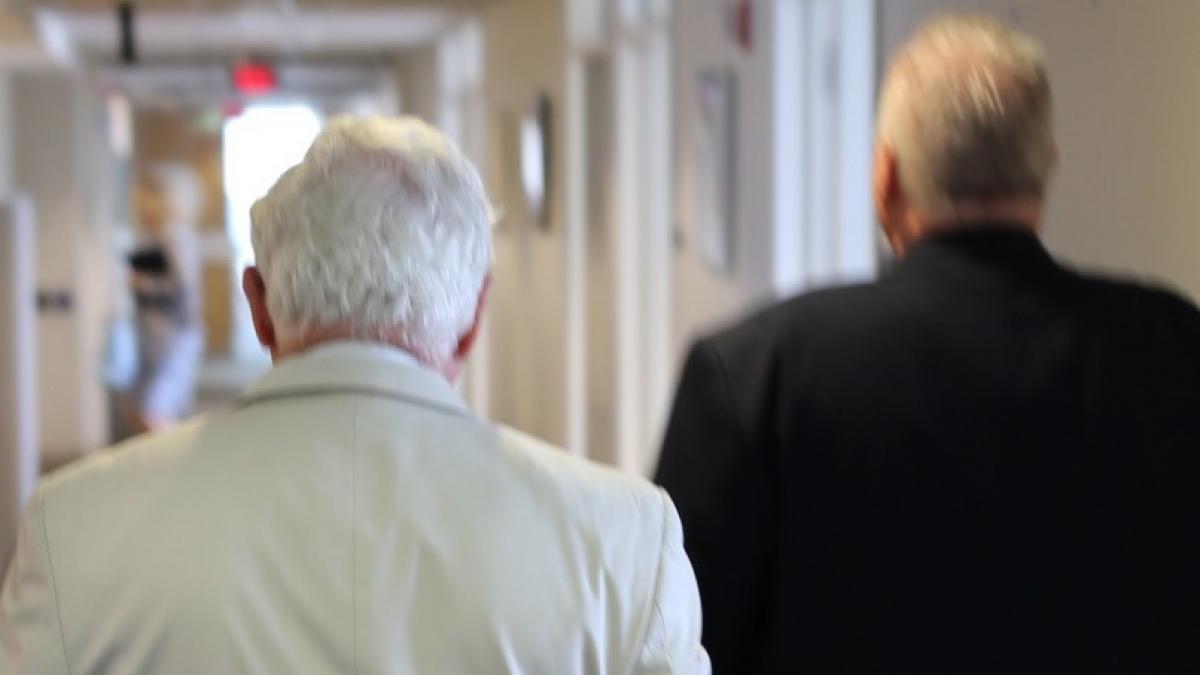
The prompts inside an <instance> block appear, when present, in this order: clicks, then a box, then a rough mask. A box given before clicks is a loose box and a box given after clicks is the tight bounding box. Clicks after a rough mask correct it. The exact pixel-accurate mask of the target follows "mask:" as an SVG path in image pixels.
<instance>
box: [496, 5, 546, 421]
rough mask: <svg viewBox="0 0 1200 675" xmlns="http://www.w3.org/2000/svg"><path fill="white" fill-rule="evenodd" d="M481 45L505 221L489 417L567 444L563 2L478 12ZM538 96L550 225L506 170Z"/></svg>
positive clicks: (500, 233) (500, 234) (499, 242)
mask: <svg viewBox="0 0 1200 675" xmlns="http://www.w3.org/2000/svg"><path fill="white" fill-rule="evenodd" d="M480 20H481V25H482V27H483V33H484V42H485V54H486V56H485V59H484V62H485V64H486V65H485V68H486V73H487V76H486V94H485V96H486V109H487V110H488V114H489V116H490V119H489V122H488V149H487V157H488V163H487V171H486V174H487V175H486V178H487V182H488V185H489V188H490V189H491V190H492V193H493V198H494V199H495V201H496V203H497V205H498V206H499V207H500V209H501V211H502V214H503V218H502V221H501V223H500V225H499V227H498V229H497V231H496V260H495V279H494V283H493V286H492V293H491V302H490V306H491V309H490V311H489V322H490V324H489V329H488V340H489V344H488V349H489V361H490V363H491V373H490V380H491V385H492V391H491V396H490V408H491V413H492V417H493V418H495V419H496V420H498V421H500V422H504V423H508V424H512V425H513V426H516V427H518V428H521V429H523V430H525V431H527V432H529V433H532V434H534V435H535V436H539V437H541V438H544V439H546V440H548V441H550V442H552V443H556V444H559V445H563V444H565V443H566V293H565V291H566V272H565V243H564V242H565V240H564V236H563V208H562V205H563V198H562V196H563V189H564V180H563V179H564V174H565V157H564V153H563V151H562V149H563V148H564V147H565V134H564V124H563V119H564V117H563V114H562V112H563V110H564V105H563V103H564V86H565V85H564V74H565V68H564V65H563V64H564V63H565V60H566V45H565V39H564V35H563V33H564V16H563V3H562V2H561V0H509V1H507V2H498V3H493V4H490V5H488V6H487V7H486V8H485V9H484V10H483V11H482V12H481V15H480ZM538 93H545V94H547V95H549V96H550V99H551V102H552V105H553V107H554V111H555V119H554V134H553V139H552V143H553V147H554V159H553V167H552V183H551V186H550V201H549V210H550V225H549V228H547V229H545V230H543V229H541V228H540V226H539V225H537V224H536V223H535V222H533V218H532V217H530V215H529V214H528V213H526V212H525V209H524V207H523V206H522V204H521V200H520V197H519V191H518V190H517V189H515V186H516V185H517V180H516V177H515V176H514V175H513V174H512V171H513V163H512V162H511V157H512V152H513V148H511V147H509V146H510V145H511V141H512V138H511V133H512V128H513V126H514V125H515V123H516V116H517V115H519V114H521V113H523V112H525V111H526V110H529V109H530V108H531V106H532V105H533V101H534V97H535V95H537V94H538Z"/></svg>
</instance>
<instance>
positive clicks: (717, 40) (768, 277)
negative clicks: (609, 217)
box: [672, 0, 775, 360]
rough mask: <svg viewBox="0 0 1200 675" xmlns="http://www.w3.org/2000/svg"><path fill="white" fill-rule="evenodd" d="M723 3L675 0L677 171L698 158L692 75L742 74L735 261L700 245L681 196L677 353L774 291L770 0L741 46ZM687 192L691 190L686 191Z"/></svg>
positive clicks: (683, 172)
mask: <svg viewBox="0 0 1200 675" xmlns="http://www.w3.org/2000/svg"><path fill="white" fill-rule="evenodd" d="M723 4H724V3H715V2H688V1H686V0H685V1H683V2H677V3H675V18H674V21H675V31H674V36H675V45H674V61H675V101H676V106H675V110H676V113H675V142H676V153H677V161H676V176H677V178H680V177H682V178H683V179H685V180H686V179H687V176H688V175H690V173H691V172H692V171H694V165H695V162H696V159H695V156H694V152H693V148H694V140H693V139H694V137H695V128H694V125H695V124H696V120H695V106H694V105H693V104H692V102H693V101H694V100H695V98H696V91H695V81H696V75H697V73H698V72H699V71H700V70H702V69H704V68H730V69H732V71H733V72H734V73H735V75H736V77H737V96H738V106H737V129H738V134H737V135H738V153H737V167H736V175H737V188H736V190H737V207H736V208H737V212H736V226H735V229H734V237H733V265H732V270H731V272H730V273H729V274H728V275H726V274H723V273H719V272H715V271H714V270H713V269H712V268H710V267H709V266H708V265H707V263H705V262H704V260H703V259H702V257H701V255H700V251H699V250H698V243H697V238H696V233H695V232H693V231H692V225H693V224H694V221H695V214H694V209H693V208H692V204H690V203H689V201H690V200H688V199H686V198H685V199H681V200H680V203H679V204H677V211H678V212H679V215H680V218H679V222H678V224H679V226H680V228H681V232H680V234H681V235H682V237H681V242H680V243H681V245H680V246H678V247H677V248H676V252H675V259H674V267H675V269H674V275H675V276H674V282H673V287H674V289H675V294H674V301H675V302H674V317H673V330H672V334H673V345H674V352H675V355H676V359H677V360H679V359H681V358H682V356H683V353H684V351H685V350H686V348H687V345H688V344H689V343H690V342H691V340H692V339H693V338H695V337H696V335H697V334H698V333H700V332H701V331H704V330H707V329H709V328H711V327H713V326H714V325H715V324H718V323H723V322H725V321H728V320H731V319H732V318H734V317H736V316H738V315H740V314H742V313H743V312H745V311H746V308H747V307H748V306H749V305H751V304H754V303H758V302H765V301H766V300H768V299H769V298H770V297H771V296H772V294H773V267H774V266H773V253H772V250H773V244H774V233H773V222H774V221H773V199H774V192H773V185H772V182H773V181H772V177H773V170H772V166H773V164H772V157H773V153H772V149H773V146H774V141H775V135H774V131H773V118H772V106H773V100H774V94H773V91H772V82H773V77H774V70H773V68H774V66H773V49H774V45H773V41H772V40H773V35H772V31H771V30H770V29H771V26H772V23H771V22H772V19H773V15H774V14H773V12H774V7H773V3H772V2H759V3H756V4H755V5H754V8H755V15H754V30H753V33H754V40H755V44H754V48H753V50H752V51H751V52H750V53H746V52H744V51H743V50H741V49H740V48H739V47H738V46H737V45H736V44H735V43H734V42H733V41H732V39H731V38H730V37H729V34H728V31H727V29H726V25H725V17H724V15H723V12H722V6H723ZM684 196H685V197H686V194H685V195H684Z"/></svg>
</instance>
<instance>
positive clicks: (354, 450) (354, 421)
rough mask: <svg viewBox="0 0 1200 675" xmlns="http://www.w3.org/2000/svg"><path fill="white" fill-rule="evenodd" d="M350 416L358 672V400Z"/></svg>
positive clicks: (353, 631)
mask: <svg viewBox="0 0 1200 675" xmlns="http://www.w3.org/2000/svg"><path fill="white" fill-rule="evenodd" d="M352 406H353V407H352V412H351V416H350V448H351V452H350V639H351V643H350V647H351V652H352V657H351V661H352V664H353V668H354V670H353V672H354V673H355V675H357V673H358V401H357V400H356V401H354V402H353V404H352Z"/></svg>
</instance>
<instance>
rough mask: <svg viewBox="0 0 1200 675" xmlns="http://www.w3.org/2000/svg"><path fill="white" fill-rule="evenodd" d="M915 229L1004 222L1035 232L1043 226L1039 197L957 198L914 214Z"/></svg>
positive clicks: (929, 231) (933, 231)
mask: <svg viewBox="0 0 1200 675" xmlns="http://www.w3.org/2000/svg"><path fill="white" fill-rule="evenodd" d="M915 218H916V219H917V221H918V224H917V227H916V229H917V230H918V231H920V232H923V233H925V234H927V235H931V234H938V233H940V232H945V231H947V230H954V229H961V228H969V227H973V226H976V225H988V224H995V225H1004V226H1008V227H1013V228H1018V229H1024V230H1029V231H1031V232H1035V233H1036V232H1038V231H1040V230H1041V226H1042V201H1041V200H1040V199H1032V198H1031V199H1012V200H998V201H978V202H959V203H955V204H950V205H948V206H946V207H945V208H942V209H938V210H936V211H934V212H933V213H931V214H929V215H923V214H916V215H915Z"/></svg>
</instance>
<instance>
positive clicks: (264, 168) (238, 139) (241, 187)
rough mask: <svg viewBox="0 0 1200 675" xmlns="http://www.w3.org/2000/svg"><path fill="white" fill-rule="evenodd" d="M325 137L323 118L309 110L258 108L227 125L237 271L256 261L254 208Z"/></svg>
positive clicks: (226, 159)
mask: <svg viewBox="0 0 1200 675" xmlns="http://www.w3.org/2000/svg"><path fill="white" fill-rule="evenodd" d="M320 131H321V117H320V116H319V115H318V114H317V112H316V111H315V110H313V109H312V108H310V107H308V106H306V105H260V106H253V107H249V108H246V110H245V111H244V112H243V113H242V114H241V115H238V116H237V117H233V118H230V119H229V120H228V121H227V122H226V123H225V135H224V163H225V199H226V204H227V205H228V208H229V217H228V223H229V236H230V239H231V243H232V244H233V252H234V256H235V263H236V268H237V269H241V268H242V267H244V266H245V265H248V264H251V263H252V262H253V261H254V252H253V251H252V250H251V247H250V207H251V206H252V205H253V204H254V202H255V201H257V200H258V198H259V197H262V196H263V195H265V194H266V193H267V190H269V189H270V188H271V186H272V185H274V184H275V181H277V180H279V177H280V176H282V175H283V172H285V171H287V170H288V169H290V168H291V167H292V166H293V165H295V164H298V163H299V162H300V160H302V159H304V153H305V151H307V150H308V146H309V145H310V144H312V142H313V139H315V138H316V137H317V134H318V133H320Z"/></svg>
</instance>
